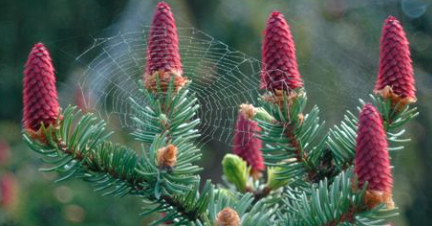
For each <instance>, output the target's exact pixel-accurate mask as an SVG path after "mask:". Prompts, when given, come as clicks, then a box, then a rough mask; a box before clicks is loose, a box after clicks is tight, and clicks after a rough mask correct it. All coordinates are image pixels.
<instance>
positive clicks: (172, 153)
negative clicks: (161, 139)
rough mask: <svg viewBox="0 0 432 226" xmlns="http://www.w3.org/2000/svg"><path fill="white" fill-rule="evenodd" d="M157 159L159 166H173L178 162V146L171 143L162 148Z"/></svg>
mask: <svg viewBox="0 0 432 226" xmlns="http://www.w3.org/2000/svg"><path fill="white" fill-rule="evenodd" d="M157 161H158V165H159V167H162V168H172V167H174V166H175V164H176V162H177V147H176V146H174V145H172V144H170V145H168V146H166V147H163V148H160V149H159V150H158V152H157Z"/></svg>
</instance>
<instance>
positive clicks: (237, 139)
mask: <svg viewBox="0 0 432 226" xmlns="http://www.w3.org/2000/svg"><path fill="white" fill-rule="evenodd" d="M250 109H253V106H252V105H248V104H242V105H240V111H239V113H238V117H237V123H236V128H235V133H234V142H233V146H234V147H233V153H234V154H236V155H238V156H240V157H241V158H243V159H244V160H245V161H246V162H247V163H248V165H249V166H251V175H252V176H253V177H254V178H255V179H258V178H259V177H261V172H262V171H264V170H265V165H264V159H263V156H262V152H261V148H262V142H261V140H260V139H259V138H258V137H256V135H257V132H259V131H260V128H259V127H258V123H257V122H255V121H252V119H251V118H250V117H251V114H253V113H251V110H250Z"/></svg>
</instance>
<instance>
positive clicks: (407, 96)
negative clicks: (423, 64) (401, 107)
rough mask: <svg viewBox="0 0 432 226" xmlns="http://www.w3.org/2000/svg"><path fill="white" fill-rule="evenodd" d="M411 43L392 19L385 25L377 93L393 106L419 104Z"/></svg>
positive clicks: (376, 86) (399, 25)
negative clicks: (388, 100)
mask: <svg viewBox="0 0 432 226" xmlns="http://www.w3.org/2000/svg"><path fill="white" fill-rule="evenodd" d="M410 55H411V54H410V50H409V42H408V40H407V38H406V35H405V32H404V30H403V28H402V26H401V24H400V22H399V21H398V20H397V19H396V18H394V17H392V16H389V17H388V18H387V20H386V21H385V23H384V26H383V28H382V35H381V44H380V67H379V73H378V77H377V80H376V83H375V92H376V93H380V94H381V95H382V96H383V97H384V98H390V99H392V100H393V103H396V102H398V101H402V104H407V103H412V102H415V101H416V96H415V92H416V89H415V81H414V70H413V67H412V61H411V56H410Z"/></svg>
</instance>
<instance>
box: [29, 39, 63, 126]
mask: <svg viewBox="0 0 432 226" xmlns="http://www.w3.org/2000/svg"><path fill="white" fill-rule="evenodd" d="M55 82H56V77H55V75H54V67H53V65H52V60H51V57H50V54H49V52H48V49H47V48H46V47H45V46H44V45H43V44H42V43H38V44H36V45H34V46H33V49H32V50H31V52H30V54H29V56H28V60H27V63H26V65H25V70H24V91H23V97H24V98H23V104H24V115H23V116H24V117H23V122H24V128H25V129H26V130H27V132H29V133H30V134H36V133H38V131H39V129H40V127H41V124H43V125H44V126H45V127H48V126H49V125H54V124H55V122H56V120H57V118H58V116H59V111H60V106H59V103H58V100H57V98H58V97H57V89H56V86H55Z"/></svg>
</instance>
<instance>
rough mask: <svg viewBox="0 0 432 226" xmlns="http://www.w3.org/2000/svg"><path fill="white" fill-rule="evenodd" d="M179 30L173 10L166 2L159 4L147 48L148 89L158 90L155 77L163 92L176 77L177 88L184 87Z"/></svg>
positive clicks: (145, 80)
mask: <svg viewBox="0 0 432 226" xmlns="http://www.w3.org/2000/svg"><path fill="white" fill-rule="evenodd" d="M178 42H179V41H178V36H177V28H176V25H175V20H174V16H173V14H172V12H171V8H170V7H169V5H168V4H166V3H165V2H160V3H158V4H157V6H156V9H155V13H154V16H153V20H152V23H151V27H150V36H149V39H148V46H147V65H146V69H145V74H144V83H145V86H146V88H147V89H151V90H156V80H155V77H156V76H157V75H158V76H159V79H160V81H161V86H162V89H163V90H166V87H167V86H168V84H169V81H170V79H171V77H172V76H174V78H175V80H174V83H175V86H176V88H179V87H181V86H183V85H184V84H185V82H186V79H185V78H183V77H182V76H181V75H182V74H183V70H182V65H181V60H180V52H179V47H178Z"/></svg>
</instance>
